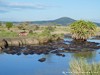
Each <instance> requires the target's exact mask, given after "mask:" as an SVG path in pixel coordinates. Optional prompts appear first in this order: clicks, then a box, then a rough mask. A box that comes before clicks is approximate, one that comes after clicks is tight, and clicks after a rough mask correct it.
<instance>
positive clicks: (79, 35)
mask: <svg viewBox="0 0 100 75" xmlns="http://www.w3.org/2000/svg"><path fill="white" fill-rule="evenodd" d="M70 28H71V34H72V38H73V39H74V40H77V41H86V40H87V39H88V38H90V37H92V36H94V35H95V34H96V29H97V27H96V25H95V24H94V23H92V22H90V21H84V20H79V21H76V22H74V23H72V24H71V25H70Z"/></svg>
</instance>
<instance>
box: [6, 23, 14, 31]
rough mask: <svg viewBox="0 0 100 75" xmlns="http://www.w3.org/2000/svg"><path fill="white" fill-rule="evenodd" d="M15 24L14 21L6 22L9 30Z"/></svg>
mask: <svg viewBox="0 0 100 75" xmlns="http://www.w3.org/2000/svg"><path fill="white" fill-rule="evenodd" d="M12 26H13V23H12V22H6V27H7V28H8V30H9V29H10V28H11V27H12Z"/></svg>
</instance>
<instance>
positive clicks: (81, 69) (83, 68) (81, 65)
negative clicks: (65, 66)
mask: <svg viewBox="0 0 100 75" xmlns="http://www.w3.org/2000/svg"><path fill="white" fill-rule="evenodd" d="M70 73H71V75H100V63H94V62H93V63H88V62H87V61H86V60H85V59H79V60H75V59H74V60H72V61H71V62H70Z"/></svg>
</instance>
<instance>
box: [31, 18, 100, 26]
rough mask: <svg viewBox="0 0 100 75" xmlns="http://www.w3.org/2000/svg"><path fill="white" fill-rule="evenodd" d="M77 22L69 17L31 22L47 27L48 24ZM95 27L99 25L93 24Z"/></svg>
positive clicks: (99, 24)
mask: <svg viewBox="0 0 100 75" xmlns="http://www.w3.org/2000/svg"><path fill="white" fill-rule="evenodd" d="M75 21H77V20H74V19H72V18H69V17H61V18H58V19H56V20H49V21H32V22H31V23H32V24H39V25H49V24H58V25H63V26H65V25H69V24H71V23H73V22H75ZM94 23H95V24H96V25H97V26H100V23H96V22H94Z"/></svg>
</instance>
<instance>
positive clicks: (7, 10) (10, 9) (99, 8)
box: [0, 0, 100, 23]
mask: <svg viewBox="0 0 100 75" xmlns="http://www.w3.org/2000/svg"><path fill="white" fill-rule="evenodd" d="M60 17H70V18H72V19H75V20H79V19H83V20H89V21H94V22H99V23H100V0H0V21H41V20H54V19H57V18H60Z"/></svg>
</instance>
